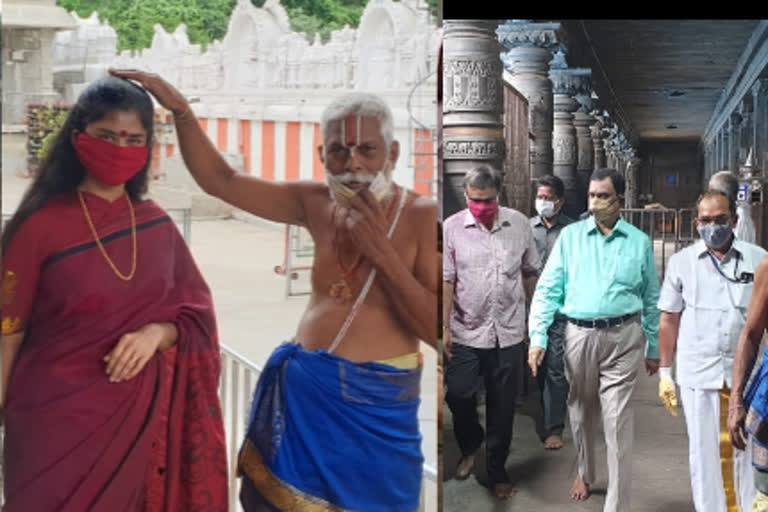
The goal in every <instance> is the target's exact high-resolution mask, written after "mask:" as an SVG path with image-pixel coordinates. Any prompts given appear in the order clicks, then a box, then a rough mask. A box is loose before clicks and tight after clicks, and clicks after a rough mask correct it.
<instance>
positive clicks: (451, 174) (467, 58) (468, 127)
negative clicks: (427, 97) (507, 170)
mask: <svg viewBox="0 0 768 512" xmlns="http://www.w3.org/2000/svg"><path fill="white" fill-rule="evenodd" d="M495 28H496V22H495V21H485V20H445V21H444V33H443V34H444V36H443V37H444V39H443V41H444V42H443V52H444V54H443V61H444V68H443V137H444V142H443V169H444V171H443V172H444V176H443V208H444V211H443V214H444V215H445V217H448V216H450V215H452V214H453V213H456V212H457V211H459V210H461V209H463V208H465V207H466V204H465V200H464V188H463V185H462V180H463V179H464V175H465V174H466V173H467V172H468V171H469V170H471V169H472V168H473V167H476V166H478V165H481V164H486V165H490V166H491V167H493V168H495V169H497V170H499V171H501V169H502V161H503V159H504V134H503V126H502V124H501V112H502V109H503V103H502V101H503V89H502V83H501V73H502V64H501V60H500V59H499V52H500V50H501V48H500V47H499V43H498V41H497V40H496V35H495V33H494V29H495Z"/></svg>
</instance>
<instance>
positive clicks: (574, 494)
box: [571, 477, 589, 501]
mask: <svg viewBox="0 0 768 512" xmlns="http://www.w3.org/2000/svg"><path fill="white" fill-rule="evenodd" d="M587 498H589V485H588V484H586V483H585V482H584V480H582V479H581V478H580V477H577V478H576V480H574V482H573V487H571V499H572V500H574V501H584V500H586V499H587Z"/></svg>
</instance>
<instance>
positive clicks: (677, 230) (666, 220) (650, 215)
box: [621, 208, 698, 280]
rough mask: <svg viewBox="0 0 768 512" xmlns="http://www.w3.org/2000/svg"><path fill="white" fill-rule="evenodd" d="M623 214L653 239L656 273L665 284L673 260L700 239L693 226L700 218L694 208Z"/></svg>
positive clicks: (635, 210) (631, 211)
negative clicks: (697, 217) (669, 262)
mask: <svg viewBox="0 0 768 512" xmlns="http://www.w3.org/2000/svg"><path fill="white" fill-rule="evenodd" d="M621 214H622V217H623V218H624V220H626V221H627V222H629V223H630V224H632V225H633V226H635V227H636V228H638V229H639V230H641V231H642V232H643V233H645V234H646V235H648V238H650V239H651V246H652V248H653V255H654V259H655V261H656V271H657V273H658V275H659V279H662V280H663V279H664V273H665V272H666V269H667V262H668V261H669V258H670V256H672V255H673V254H674V253H676V252H677V251H679V250H681V249H683V248H685V247H687V246H689V245H691V244H692V243H694V242H695V241H696V240H697V239H698V233H697V232H696V229H695V228H694V224H693V219H694V217H695V216H696V210H695V209H694V208H681V209H679V210H674V209H669V208H658V209H643V208H626V209H623V210H621Z"/></svg>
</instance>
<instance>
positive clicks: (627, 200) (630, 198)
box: [624, 156, 641, 208]
mask: <svg viewBox="0 0 768 512" xmlns="http://www.w3.org/2000/svg"><path fill="white" fill-rule="evenodd" d="M640 163H641V161H640V159H639V158H637V157H636V156H631V157H630V158H629V160H628V162H627V175H626V179H627V187H626V194H625V196H624V208H637V205H638V191H639V186H638V177H639V176H638V175H639V173H640Z"/></svg>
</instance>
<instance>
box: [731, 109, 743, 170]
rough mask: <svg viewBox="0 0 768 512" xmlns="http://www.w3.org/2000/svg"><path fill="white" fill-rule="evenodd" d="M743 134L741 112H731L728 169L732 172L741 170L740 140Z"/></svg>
mask: <svg viewBox="0 0 768 512" xmlns="http://www.w3.org/2000/svg"><path fill="white" fill-rule="evenodd" d="M740 135H741V114H739V113H738V112H733V113H731V118H730V137H729V138H728V140H729V141H730V144H729V145H728V169H729V170H731V171H732V172H738V171H739V145H740V143H739V140H740V138H741V137H740Z"/></svg>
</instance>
